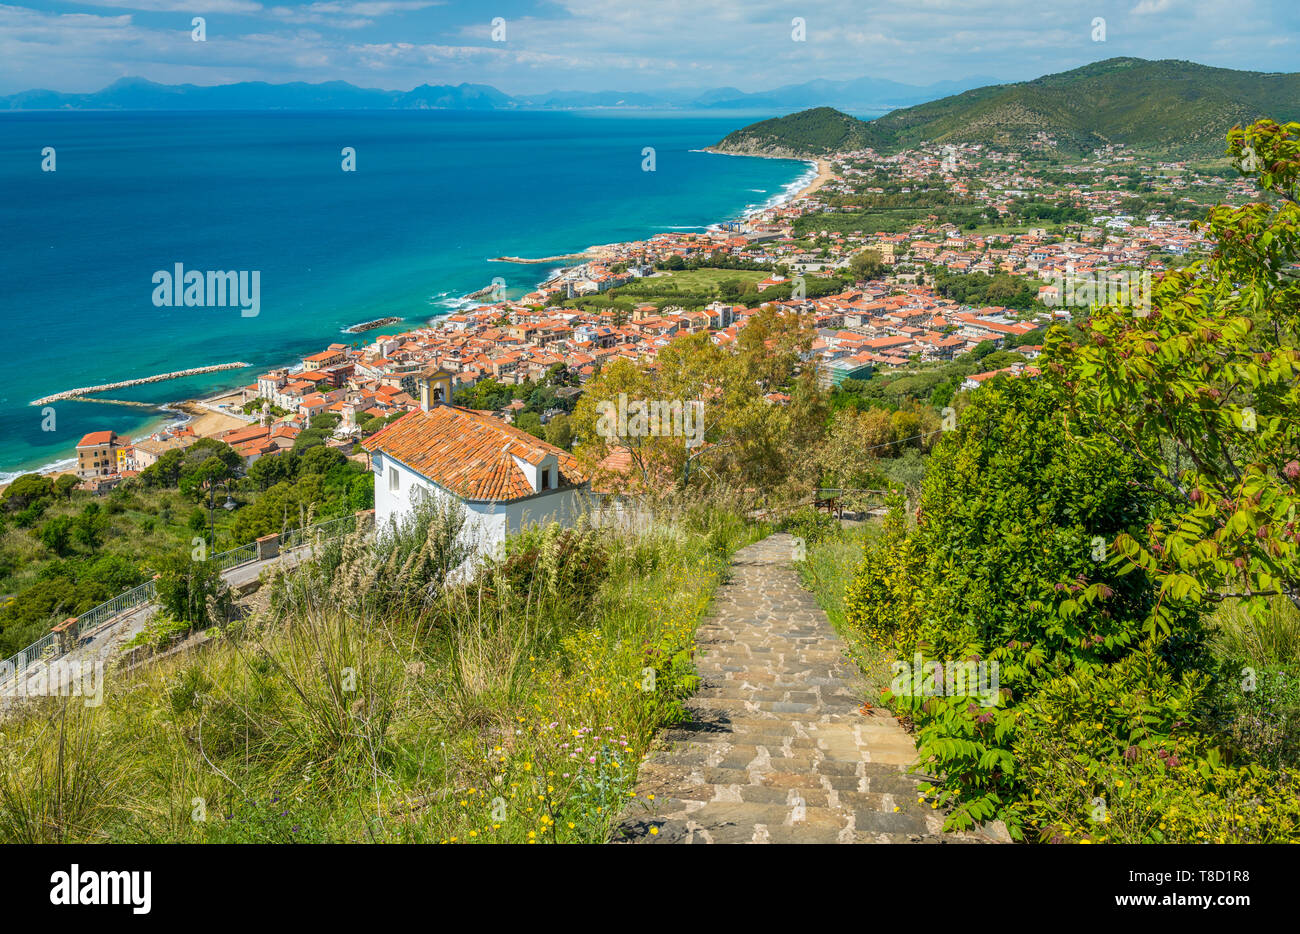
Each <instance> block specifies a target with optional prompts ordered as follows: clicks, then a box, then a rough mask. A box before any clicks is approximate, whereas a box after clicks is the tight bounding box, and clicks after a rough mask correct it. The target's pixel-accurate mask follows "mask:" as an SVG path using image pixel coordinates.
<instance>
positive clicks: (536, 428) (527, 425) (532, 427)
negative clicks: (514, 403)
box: [515, 412, 545, 438]
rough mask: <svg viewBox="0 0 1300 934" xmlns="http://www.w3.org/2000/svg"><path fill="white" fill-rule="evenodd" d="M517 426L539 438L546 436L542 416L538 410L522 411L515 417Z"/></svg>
mask: <svg viewBox="0 0 1300 934" xmlns="http://www.w3.org/2000/svg"><path fill="white" fill-rule="evenodd" d="M515 427H516V428H518V429H519V430H520V431H526V432H528V433H529V434H530V435H533V436H535V437H538V438H541V437H544V436H545V433H544V432H543V431H542V418H541V416H540V415H538V414H537V413H536V412H520V413H519V415H518V416H517V417H516V418H515Z"/></svg>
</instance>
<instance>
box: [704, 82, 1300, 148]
mask: <svg viewBox="0 0 1300 934" xmlns="http://www.w3.org/2000/svg"><path fill="white" fill-rule="evenodd" d="M1259 117H1272V118H1274V119H1276V120H1280V121H1288V120H1297V119H1300V74H1294V73H1293V74H1266V73H1263V72H1254V71H1233V70H1231V69H1227V68H1210V67H1208V66H1206V65H1198V64H1196V63H1194V62H1183V61H1172V60H1165V61H1146V60H1145V59H1140V58H1112V59H1107V60H1106V61H1103V62H1096V63H1094V64H1091V65H1085V66H1084V67H1082V68H1076V69H1074V70H1072V71H1066V72H1061V73H1060V74H1055V75H1046V76H1044V77H1041V78H1036V79H1034V80H1033V81H1022V82H1018V83H1016V84H995V85H990V86H988V87H981V88H975V89H972V90H967V91H964V92H962V93H959V94H954V95H952V96H950V97H945V98H942V99H940V100H934V101H930V102H926V103H922V104H919V105H916V106H913V107H907V108H904V109H900V110H895V111H893V112H891V113H888V114H885V115H884V116H882V117H879V118H877V119H875V120H871V121H864V120H859V119H857V118H855V117H850V116H848V115H847V114H844V113H840V112H839V111H837V110H834V109H832V108H830V107H821V108H815V109H813V110H808V111H804V112H801V113H795V114H791V115H789V116H784V117H779V118H775V119H772V120H764V121H762V122H760V123H755V124H752V125H750V126H747V127H744V128H743V129H740V130H737V131H736V132H735V133H732V134H730V135H728V136H727V137H726V138H725V139H723V140H721V141H720V142H719V143H718V144H717V145H716V147H714V148H716V149H718V150H720V151H722V152H736V153H750V154H755V155H784V156H790V155H822V154H825V153H828V152H834V151H845V150H851V149H858V148H862V147H865V146H870V147H872V148H874V149H877V150H879V151H882V152H897V151H898V150H901V149H907V148H910V147H913V146H916V145H917V144H918V143H922V142H931V143H939V144H943V143H987V144H989V145H993V146H997V147H1001V148H1005V149H1023V148H1025V147H1026V145H1027V144H1028V143H1029V142H1030V141H1032V140H1034V139H1036V138H1038V134H1039V133H1044V134H1047V135H1048V136H1050V137H1051V138H1052V139H1053V140H1055V143H1056V145H1057V147H1058V148H1060V149H1061V150H1064V151H1067V152H1074V153H1085V152H1089V151H1091V150H1093V149H1096V148H1098V147H1101V146H1105V145H1107V144H1110V143H1115V144H1119V143H1123V144H1126V145H1128V146H1131V147H1133V148H1136V149H1143V150H1148V151H1152V152H1160V153H1167V154H1169V155H1170V156H1213V155H1221V154H1222V153H1223V150H1224V148H1225V146H1226V143H1225V141H1224V137H1225V135H1226V134H1227V132H1228V130H1229V129H1231V128H1232V127H1233V126H1234V125H1236V124H1242V125H1245V124H1248V123H1250V122H1252V121H1253V120H1255V119H1257V118H1259Z"/></svg>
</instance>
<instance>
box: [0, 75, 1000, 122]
mask: <svg viewBox="0 0 1300 934" xmlns="http://www.w3.org/2000/svg"><path fill="white" fill-rule="evenodd" d="M988 80H989V79H987V78H970V79H967V80H965V81H940V82H937V83H935V84H930V85H926V86H924V87H919V86H914V85H909V84H900V83H898V82H896V81H888V80H885V79H882V78H855V79H851V80H846V81H808V82H805V83H803V84H790V85H785V86H783V87H779V88H775V89H773V90H771V91H761V92H757V93H746V92H744V91H740V90H737V89H736V88H713V89H710V90H705V91H701V90H693V91H674V92H663V93H644V92H631V91H629V92H624V91H552V92H550V93H547V94H529V95H519V96H512V95H509V94H506V93H504V92H502V91H498V90H497V89H496V88H494V87H491V86H489V85H486V84H457V85H450V84H441V85H429V84H423V85H420V86H419V87H418V88H414V89H412V90H410V91H384V90H379V89H376V88H359V87H357V86H356V85H353V84H348V83H347V82H346V81H328V82H325V83H323V84H306V83H304V82H301V81H299V82H294V83H292V84H267V83H266V82H262V81H249V82H243V83H240V84H222V85H213V86H210V87H203V86H200V85H195V84H156V83H155V82H153V81H146V80H145V79H143V78H121V79H119V80H118V81H115V82H113V83H112V84H110V85H109V86H108V87H106V88H104V89H103V90H102V91H95V92H93V93H89V94H65V93H62V92H59V91H45V90H33V91H21V92H19V93H17V94H11V95H9V96H7V97H0V110H578V109H588V108H617V109H692V110H761V111H769V112H776V113H789V112H791V111H795V110H802V109H804V108H807V107H813V106H817V105H823V104H824V105H828V106H833V107H838V108H841V109H843V110H849V111H856V112H858V113H869V112H872V111H885V110H891V109H893V108H895V107H906V106H909V105H911V104H917V103H921V102H923V101H931V100H934V99H936V98H939V97H943V96H944V95H947V94H953V93H956V92H958V91H963V90H966V89H967V88H972V87H977V86H979V85H981V84H983V83H985V82H987V81H988Z"/></svg>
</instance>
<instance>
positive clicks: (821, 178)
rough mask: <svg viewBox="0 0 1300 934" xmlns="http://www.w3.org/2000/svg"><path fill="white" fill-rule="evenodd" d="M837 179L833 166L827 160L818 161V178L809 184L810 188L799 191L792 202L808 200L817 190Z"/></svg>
mask: <svg viewBox="0 0 1300 934" xmlns="http://www.w3.org/2000/svg"><path fill="white" fill-rule="evenodd" d="M833 178H835V173H833V172H832V171H831V164H830V163H829V162H828V161H826V160H825V159H818V160H817V177H816V178H814V179H813V180H812V181H811V182H809V183H808V186H807V187H806V188H804V189H802V190H801V191H799V192H798V193H797V194H796V195H795V196H794V198H792V199H791V200H798V199H799V198H806V197H808V196H809V195H810V194H812V193H813V192H814V191H816V190H817V189H819V188H821V187H822V186H823V185H825V184H826V183H827V182H829V181H830V180H831V179H833Z"/></svg>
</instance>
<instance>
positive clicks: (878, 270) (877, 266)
mask: <svg viewBox="0 0 1300 934" xmlns="http://www.w3.org/2000/svg"><path fill="white" fill-rule="evenodd" d="M849 268H850V269H851V270H853V275H854V276H855V277H857V278H858V279H876V278H879V277H880V275H881V274H883V273H884V271H885V263H884V260H883V259H881V256H880V252H879V251H877V250H863V251H862V252H861V253H858V254H855V255H854V257H853V259H851V260H849Z"/></svg>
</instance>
